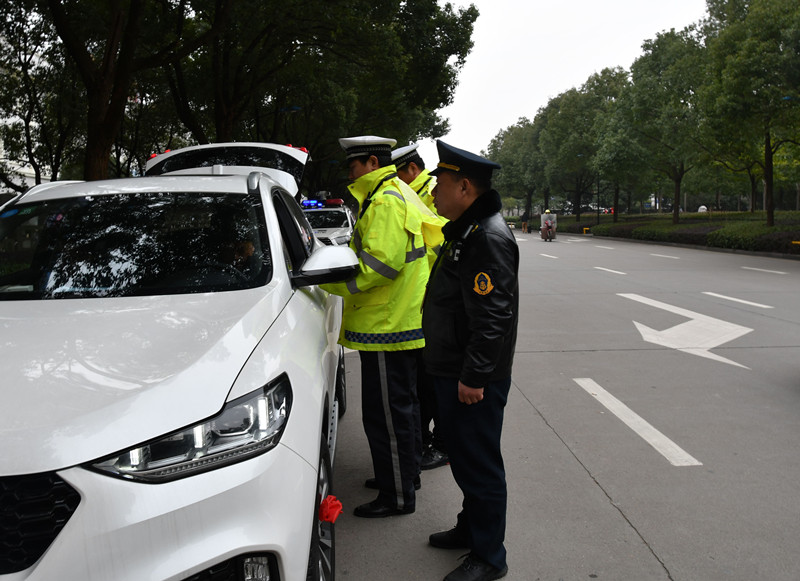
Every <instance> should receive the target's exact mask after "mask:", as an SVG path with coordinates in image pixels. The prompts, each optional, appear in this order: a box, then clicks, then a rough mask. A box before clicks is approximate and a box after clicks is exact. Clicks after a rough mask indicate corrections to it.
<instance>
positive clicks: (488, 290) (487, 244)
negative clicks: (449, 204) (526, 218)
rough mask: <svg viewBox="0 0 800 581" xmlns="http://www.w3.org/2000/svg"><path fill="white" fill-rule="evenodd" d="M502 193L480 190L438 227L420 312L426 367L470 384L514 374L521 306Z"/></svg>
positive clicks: (515, 253) (516, 253)
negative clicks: (437, 247) (440, 242)
mask: <svg viewBox="0 0 800 581" xmlns="http://www.w3.org/2000/svg"><path fill="white" fill-rule="evenodd" d="M501 208H502V206H501V203H500V196H499V194H498V193H497V192H496V191H494V190H490V191H489V192H486V193H485V194H483V195H482V196H480V197H479V198H478V199H477V200H475V202H474V203H473V204H472V206H470V207H469V208H468V209H467V210H466V211H465V212H464V213H463V214H462V215H461V216H460V217H459V218H458V219H457V220H454V221H452V222H448V223H447V224H445V226H444V228H443V232H444V236H445V244H444V248H443V249H442V252H441V254H440V255H439V259H438V260H437V262H436V265H435V266H434V267H433V271H432V273H431V277H430V281H429V282H428V289H427V292H426V294H425V302H424V304H423V311H422V330H423V333H424V335H425V350H424V352H423V353H424V355H423V356H424V360H425V370H426V371H427V372H428V373H429V374H431V375H435V376H440V377H458V378H459V379H460V380H461V381H462V382H463V383H464V384H465V385H467V386H469V387H475V388H480V387H484V386H485V385H486V383H487V382H489V381H496V380H500V379H506V378H508V377H510V376H511V365H512V363H513V360H514V345H515V344H516V341H517V319H518V310H519V285H518V281H517V273H518V270H519V248H518V247H517V242H516V240H515V239H514V236H513V235H512V234H511V232H510V230H509V228H508V225H507V224H506V222H505V220H503V217H502V216H501V215H500V209H501Z"/></svg>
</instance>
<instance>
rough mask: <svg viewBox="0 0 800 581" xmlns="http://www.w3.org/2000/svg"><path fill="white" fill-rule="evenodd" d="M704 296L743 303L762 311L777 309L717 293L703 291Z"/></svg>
mask: <svg viewBox="0 0 800 581" xmlns="http://www.w3.org/2000/svg"><path fill="white" fill-rule="evenodd" d="M703 294H704V295H708V296H710V297H717V298H720V299H725V300H726V301H733V302H736V303H742V304H743V305H750V306H751V307H758V308H760V309H774V308H775V307H771V306H770V305H762V304H761V303H752V302H750V301H746V300H744V299H737V298H734V297H726V296H725V295H718V294H717V293H712V292H708V291H703Z"/></svg>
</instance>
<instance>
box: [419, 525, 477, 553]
mask: <svg viewBox="0 0 800 581" xmlns="http://www.w3.org/2000/svg"><path fill="white" fill-rule="evenodd" d="M428 542H429V543H430V545H431V547H436V548H437V549H469V548H470V546H469V534H468V533H465V532H462V531H460V530H458V527H454V528H452V529H450V530H449V531H443V532H441V533H433V534H432V535H431V536H429V537H428Z"/></svg>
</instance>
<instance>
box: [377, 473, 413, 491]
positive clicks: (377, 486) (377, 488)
mask: <svg viewBox="0 0 800 581" xmlns="http://www.w3.org/2000/svg"><path fill="white" fill-rule="evenodd" d="M364 486H365V487H366V488H371V489H372V490H378V481H377V479H375V478H367V479H366V480H365V481H364ZM420 488H422V482H420V479H419V476H417V477H416V478H415V479H414V490H419V489H420Z"/></svg>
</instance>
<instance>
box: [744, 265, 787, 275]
mask: <svg viewBox="0 0 800 581" xmlns="http://www.w3.org/2000/svg"><path fill="white" fill-rule="evenodd" d="M742 269H743V270H755V271H756V272H768V273H770V274H786V273H785V272H781V271H780V270H766V269H763V268H753V267H752V266H743V267H742Z"/></svg>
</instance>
